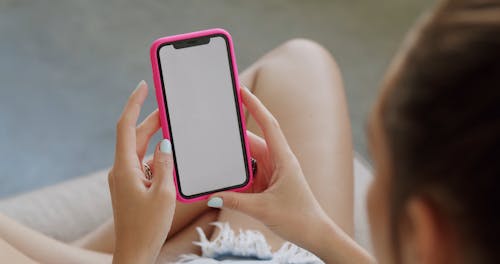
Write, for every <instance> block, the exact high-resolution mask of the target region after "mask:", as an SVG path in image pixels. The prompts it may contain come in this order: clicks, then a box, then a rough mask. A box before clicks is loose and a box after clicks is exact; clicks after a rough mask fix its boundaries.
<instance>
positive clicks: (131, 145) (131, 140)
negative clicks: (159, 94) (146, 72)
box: [115, 81, 148, 166]
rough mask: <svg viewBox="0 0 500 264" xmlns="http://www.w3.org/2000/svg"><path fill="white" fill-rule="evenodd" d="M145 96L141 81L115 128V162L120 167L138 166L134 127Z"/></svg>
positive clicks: (143, 84)
mask: <svg viewBox="0 0 500 264" xmlns="http://www.w3.org/2000/svg"><path fill="white" fill-rule="evenodd" d="M147 94H148V91H147V85H146V82H145V81H141V82H140V83H139V84H138V85H137V88H136V89H135V90H134V92H132V95H130V98H129V100H128V102H127V104H126V105H125V108H124V109H123V112H122V115H121V116H120V119H119V121H118V124H117V126H116V128H117V129H116V130H117V131H116V153H115V162H117V163H119V164H120V166H123V165H129V166H138V165H139V164H138V161H139V160H138V159H137V153H136V134H135V126H136V124H137V119H138V118H139V114H140V112H141V107H142V104H143V103H144V100H145V99H146V96H147ZM134 163H135V164H134Z"/></svg>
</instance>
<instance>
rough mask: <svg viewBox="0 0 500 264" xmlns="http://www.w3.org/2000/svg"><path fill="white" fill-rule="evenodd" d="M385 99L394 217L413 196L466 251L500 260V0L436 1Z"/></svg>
mask: <svg viewBox="0 0 500 264" xmlns="http://www.w3.org/2000/svg"><path fill="white" fill-rule="evenodd" d="M388 85H389V90H388V94H387V96H386V98H385V99H384V101H383V103H382V105H381V106H382V107H381V118H382V124H383V130H384V133H385V135H386V142H387V147H388V149H389V153H390V155H391V157H390V159H391V164H392V177H391V203H392V204H391V210H392V211H391V221H392V223H393V226H394V232H393V240H394V241H395V245H397V238H398V233H397V229H398V228H397V225H398V224H397V223H399V222H400V220H401V217H402V214H403V213H402V212H403V208H404V205H405V203H406V202H407V201H408V199H409V198H410V197H411V196H413V195H420V196H422V197H425V198H426V199H427V200H429V201H430V202H431V203H432V204H433V206H434V207H435V208H436V209H437V211H439V212H440V213H442V214H443V215H444V216H445V217H446V219H447V222H449V223H451V224H452V226H453V228H455V229H457V231H458V233H459V234H460V240H461V241H462V245H465V248H464V249H463V251H462V252H464V257H465V258H467V256H468V257H469V258H471V259H472V261H473V262H474V263H498V261H499V259H500V0H469V1H467V0H449V1H444V2H442V3H441V4H440V5H439V6H438V8H437V9H436V10H435V12H434V13H433V14H432V15H431V16H430V17H429V19H427V20H426V23H424V24H423V25H422V27H421V28H420V29H419V31H418V32H417V34H416V36H415V38H414V39H413V42H412V43H411V44H410V46H409V47H408V49H407V50H406V52H405V54H404V58H403V60H402V61H401V64H399V69H398V70H397V73H396V75H395V76H394V78H392V79H391V80H390V81H389V82H388Z"/></svg>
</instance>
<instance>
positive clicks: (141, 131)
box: [135, 109, 160, 160]
mask: <svg viewBox="0 0 500 264" xmlns="http://www.w3.org/2000/svg"><path fill="white" fill-rule="evenodd" d="M158 129H160V115H159V112H158V109H156V110H155V111H153V112H152V113H151V114H149V115H148V117H146V119H144V121H142V123H141V124H140V125H139V126H138V127H137V129H136V130H135V131H136V137H137V144H136V149H137V156H138V158H139V160H142V159H143V158H144V155H145V154H146V150H147V149H148V143H149V140H150V139H151V137H152V136H153V135H154V134H155V133H156V131H158Z"/></svg>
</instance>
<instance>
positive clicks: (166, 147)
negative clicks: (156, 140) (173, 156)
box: [160, 139, 172, 154]
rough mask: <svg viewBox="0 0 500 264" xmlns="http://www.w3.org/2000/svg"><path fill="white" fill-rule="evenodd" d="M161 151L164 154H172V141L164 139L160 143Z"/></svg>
mask: <svg viewBox="0 0 500 264" xmlns="http://www.w3.org/2000/svg"><path fill="white" fill-rule="evenodd" d="M160 151H161V152H163V153H167V154H170V153H172V144H170V140H168V139H163V140H162V141H161V143H160Z"/></svg>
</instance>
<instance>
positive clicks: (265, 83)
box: [0, 40, 459, 263]
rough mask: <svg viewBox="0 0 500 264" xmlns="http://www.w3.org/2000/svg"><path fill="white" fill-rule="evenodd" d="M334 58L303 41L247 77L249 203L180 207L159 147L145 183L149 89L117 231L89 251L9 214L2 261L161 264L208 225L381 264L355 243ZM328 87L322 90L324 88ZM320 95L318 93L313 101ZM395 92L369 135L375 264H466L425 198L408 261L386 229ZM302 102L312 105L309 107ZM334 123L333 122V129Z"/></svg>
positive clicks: (129, 147)
mask: <svg viewBox="0 0 500 264" xmlns="http://www.w3.org/2000/svg"><path fill="white" fill-rule="evenodd" d="M301 52H303V53H302V54H301ZM297 54H298V55H297ZM325 54H326V58H327V59H324V58H325ZM293 56H297V57H293ZM290 58H291V59H290ZM329 58H330V56H329V55H328V53H327V52H326V51H325V50H324V49H322V48H321V47H320V46H319V45H317V44H314V43H311V42H308V41H304V40H299V41H293V42H291V43H287V44H285V45H283V46H282V47H280V48H278V49H276V50H274V51H272V52H271V53H269V54H267V55H266V56H264V57H263V58H262V59H261V60H259V61H258V62H257V63H256V64H254V65H253V66H251V67H250V68H249V69H248V70H247V71H245V73H243V74H242V78H241V79H242V80H243V82H244V83H246V84H247V85H248V86H249V87H252V93H250V92H249V91H247V90H246V89H242V100H243V103H244V105H245V107H246V109H247V120H248V123H247V124H248V127H249V130H250V131H252V132H253V133H252V132H249V133H248V135H249V138H250V144H251V150H252V156H254V157H255V158H256V159H257V160H258V163H259V170H258V174H257V175H256V179H255V185H254V186H253V188H252V190H251V192H250V193H233V192H223V193H218V194H214V195H213V196H214V197H215V196H217V197H220V198H222V199H223V208H222V209H221V211H220V212H219V211H218V209H210V208H207V207H206V205H205V204H204V203H195V204H190V205H185V204H179V203H177V202H176V201H175V193H174V191H175V190H174V189H173V183H172V181H171V180H172V179H171V177H167V176H166V175H171V170H172V168H171V156H170V155H169V154H166V153H161V152H160V151H159V150H158V147H157V148H156V150H155V154H154V157H153V160H152V161H150V163H151V164H153V166H152V167H153V171H154V178H153V181H152V182H148V181H147V180H145V178H144V175H143V173H142V169H141V166H140V162H141V161H142V160H148V158H144V153H145V149H146V146H147V143H148V142H149V139H150V137H151V135H153V134H154V133H155V132H156V131H157V130H158V128H159V122H158V117H157V115H158V113H157V112H153V113H152V114H151V115H150V116H149V117H148V118H146V120H145V121H144V122H143V123H141V124H140V125H139V126H137V127H136V122H137V117H138V113H139V111H140V106H141V105H142V102H143V101H144V99H145V97H146V94H147V88H146V86H145V85H144V84H142V85H139V87H138V89H137V90H136V91H135V92H134V93H133V94H132V95H131V97H130V99H129V103H127V105H126V107H125V109H124V112H123V115H122V117H121V118H120V121H119V123H118V125H117V154H118V153H119V155H117V157H116V158H115V164H114V165H113V168H112V170H111V172H110V174H109V180H110V190H111V194H112V202H113V212H114V223H113V222H112V221H110V222H108V223H105V224H104V225H103V226H102V227H101V228H100V229H99V230H98V231H96V232H94V233H92V234H90V235H89V236H87V237H84V238H82V239H81V240H79V241H77V242H75V244H78V245H80V246H81V247H82V248H80V247H75V246H71V245H67V244H64V243H60V242H57V241H55V240H52V239H50V238H48V237H46V236H43V235H41V234H39V233H36V232H35V231H33V230H30V229H28V228H26V227H24V226H21V225H19V224H17V223H15V222H14V221H12V220H10V219H8V218H6V217H3V216H0V221H1V222H0V237H1V238H2V239H3V240H2V243H3V244H0V252H2V254H0V255H2V256H3V252H7V253H8V254H10V255H9V256H12V257H18V258H19V259H20V261H21V260H22V261H24V262H25V263H32V262H33V260H36V261H40V262H49V263H58V262H60V263H64V262H81V263H86V262H91V263H109V262H110V261H111V258H112V256H111V255H109V254H105V253H102V252H115V255H114V259H113V261H115V262H117V263H118V262H119V263H126V262H131V263H154V262H155V261H158V262H163V261H167V260H173V259H174V257H175V256H178V255H179V254H181V253H193V252H194V253H196V252H197V250H199V249H198V248H196V247H193V245H192V244H191V242H192V241H193V240H196V239H197V235H196V234H195V233H194V227H195V226H201V227H202V228H203V229H204V231H205V232H206V233H207V234H209V235H210V234H212V231H213V229H212V228H210V226H209V225H208V223H210V222H212V221H214V220H223V221H229V222H230V223H231V225H232V226H233V227H236V228H252V229H257V230H259V231H261V232H262V233H264V234H265V236H266V239H268V241H269V242H270V244H271V245H272V247H273V250H276V249H277V248H279V246H280V245H281V244H282V243H283V241H284V240H289V241H291V242H294V243H296V244H298V245H299V246H302V247H304V248H306V249H308V250H309V251H311V252H313V253H315V254H316V255H317V256H319V257H320V258H321V259H323V260H324V261H325V262H326V263H373V262H375V259H374V258H373V257H371V256H370V255H369V254H368V253H367V252H366V251H364V250H363V249H362V248H361V247H359V246H358V245H357V244H356V243H355V242H354V241H353V240H352V239H351V235H352V232H353V221H352V166H351V165H346V164H352V163H351V162H352V148H351V145H350V144H351V143H350V130H349V127H348V118H347V110H346V107H345V100H344V95H343V89H342V85H341V81H340V74H339V73H338V69H337V68H336V65H335V63H334V61H333V59H329ZM294 60H296V61H294ZM297 65H298V66H297ZM294 66H296V67H297V68H294ZM294 71H296V74H293V73H294ZM299 73H300V74H299ZM315 73H318V75H319V76H317V75H315ZM290 74H293V76H294V78H293V80H292V79H291V78H290V77H289V76H290ZM393 74H396V73H393ZM299 76H300V77H299ZM296 77H297V78H296ZM318 78H319V79H320V81H316V82H315V80H318ZM321 78H322V79H321ZM390 78H391V74H389V77H388V79H390ZM325 83H326V84H327V85H325ZM309 85H310V86H309ZM322 85H325V87H323V86H322ZM266 87H267V88H266ZM311 87H314V88H315V89H316V90H314V92H313V93H312V92H311V91H310V89H311ZM387 92H390V89H389V88H384V89H383V93H382V96H381V97H380V98H379V101H378V102H379V103H377V107H376V108H375V111H374V112H373V115H372V116H371V118H370V128H369V135H370V147H371V151H372V154H373V157H374V163H375V164H374V165H375V175H376V177H375V179H374V181H373V183H372V186H371V188H370V191H369V194H368V211H369V218H370V224H371V227H372V232H373V233H372V239H373V245H374V247H375V255H376V257H377V260H378V261H379V262H381V263H414V262H420V263H448V262H449V263H459V262H453V261H457V260H459V258H458V257H457V252H458V250H456V249H457V248H458V243H456V241H457V239H456V236H454V234H455V233H454V232H453V230H451V229H446V228H445V229H443V227H445V226H447V222H446V219H445V218H444V217H442V216H441V215H440V214H439V212H438V211H436V210H435V209H433V207H432V206H431V205H430V204H428V203H427V202H426V201H425V199H423V198H422V197H419V196H415V197H412V198H411V199H410V200H409V201H408V203H407V207H406V208H405V211H404V214H403V216H404V217H402V219H401V223H400V224H401V225H400V227H401V232H400V233H401V240H400V246H401V247H400V248H401V252H400V253H401V255H402V258H401V261H396V260H395V259H394V250H393V247H392V244H391V240H390V234H391V230H390V228H389V227H390V223H389V220H388V219H389V218H388V216H389V209H390V208H389V197H388V193H389V190H390V189H389V188H390V185H389V183H390V179H391V178H390V177H392V175H391V170H390V168H391V160H390V153H389V149H388V148H387V146H386V143H385V135H384V133H383V129H382V128H381V126H380V116H379V112H380V111H379V108H380V106H381V105H382V104H383V98H384V96H385V93H387ZM278 95H279V96H278ZM321 100H324V101H321ZM335 100H338V101H335ZM297 102H302V103H303V104H304V105H300V108H299V107H297ZM332 102H334V103H332ZM266 106H268V107H266ZM294 111H296V112H294ZM325 113H331V114H330V115H331V116H328V115H325ZM324 120H333V121H332V122H331V123H332V124H331V126H330V125H328V124H329V123H328V122H324ZM297 124H298V125H297ZM317 127H321V128H324V129H315V128H317ZM308 128H311V130H307V129H308ZM339 131H340V132H339ZM323 132H324V133H323ZM346 138H348V139H349V140H345V139H346ZM316 140H317V141H316ZM346 141H347V142H349V143H348V144H345V142H346ZM323 145H326V146H332V147H327V148H322V147H321V146H323ZM311 146H312V147H311ZM332 149H333V150H334V152H331V151H332ZM332 157H334V158H332ZM317 160H319V161H317ZM339 186H340V187H339ZM130 193H131V194H130ZM131 204H132V205H134V206H130V205H131ZM276 208H280V210H279V211H278V210H276ZM298 212H300V213H298ZM290 215H293V216H294V217H290ZM165 219H166V220H168V221H165ZM255 219H259V220H260V221H257V220H255ZM137 230H140V232H138V231H137ZM304 234H308V235H307V236H304ZM215 235H217V233H216V232H213V234H212V236H215ZM27 241H30V243H27ZM137 241H141V243H137ZM165 241H166V242H165ZM2 245H3V246H2ZM138 245H140V246H139V247H138ZM96 251H97V252H96ZM198 252H199V251H198ZM23 257H24V258H23ZM10 260H12V259H10ZM20 263H22V262H20Z"/></svg>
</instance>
